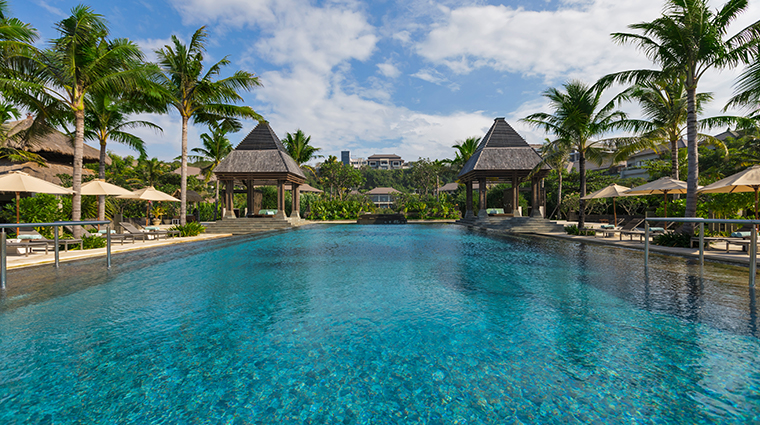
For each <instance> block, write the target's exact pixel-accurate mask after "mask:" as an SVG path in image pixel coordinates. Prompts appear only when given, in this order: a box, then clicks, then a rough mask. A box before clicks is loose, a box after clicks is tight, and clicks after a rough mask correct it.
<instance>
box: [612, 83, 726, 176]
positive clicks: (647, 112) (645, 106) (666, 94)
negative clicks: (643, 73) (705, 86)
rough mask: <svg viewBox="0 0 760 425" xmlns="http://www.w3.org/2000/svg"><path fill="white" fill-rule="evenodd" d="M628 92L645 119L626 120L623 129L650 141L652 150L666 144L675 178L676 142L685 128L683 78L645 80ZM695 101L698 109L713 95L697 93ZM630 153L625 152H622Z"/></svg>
mask: <svg viewBox="0 0 760 425" xmlns="http://www.w3.org/2000/svg"><path fill="white" fill-rule="evenodd" d="M628 93H629V94H630V97H631V98H632V99H635V100H636V101H638V103H639V106H640V107H641V109H642V111H643V115H644V119H629V120H628V122H627V123H626V128H627V129H629V130H633V131H635V132H636V133H638V134H640V136H638V137H639V138H641V139H642V140H643V141H646V142H649V144H650V147H651V148H653V149H657V147H658V146H660V145H662V144H668V145H669V146H670V153H671V159H670V160H671V177H672V178H674V179H676V180H678V179H679V175H678V174H679V164H678V141H679V140H681V139H683V136H684V131H685V130H686V116H687V104H688V96H687V94H686V85H685V84H684V79H683V78H682V77H675V78H670V79H658V80H654V81H647V82H644V83H642V84H639V85H636V86H634V87H632V88H631V90H630V91H629V92H628ZM696 100H697V103H696V108H697V112H701V110H702V104H703V103H705V102H709V101H710V100H712V95H711V94H710V93H698V94H697V98H696ZM702 136H703V138H708V137H709V136H705V135H702ZM724 148H725V147H724ZM632 153H633V152H625V153H624V155H625V156H628V155H629V154H632Z"/></svg>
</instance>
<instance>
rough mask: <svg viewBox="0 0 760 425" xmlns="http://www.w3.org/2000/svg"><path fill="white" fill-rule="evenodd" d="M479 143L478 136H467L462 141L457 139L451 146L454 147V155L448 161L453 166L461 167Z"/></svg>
mask: <svg viewBox="0 0 760 425" xmlns="http://www.w3.org/2000/svg"><path fill="white" fill-rule="evenodd" d="M479 144H480V137H468V138H467V139H465V140H464V141H461V140H460V141H458V143H457V144H455V145H454V146H452V148H454V149H456V150H457V152H456V156H455V157H454V159H453V160H451V161H450V163H451V166H452V167H454V168H462V167H464V164H465V163H467V160H469V159H470V157H471V156H472V155H473V154H474V153H475V151H476V150H478V145H479Z"/></svg>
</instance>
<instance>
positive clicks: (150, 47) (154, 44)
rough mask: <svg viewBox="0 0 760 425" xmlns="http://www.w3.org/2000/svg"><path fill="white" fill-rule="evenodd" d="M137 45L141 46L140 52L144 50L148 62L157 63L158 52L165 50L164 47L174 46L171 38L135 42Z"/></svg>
mask: <svg viewBox="0 0 760 425" xmlns="http://www.w3.org/2000/svg"><path fill="white" fill-rule="evenodd" d="M183 42H184V40H183ZM135 43H137V45H138V46H140V50H142V52H143V54H144V55H145V60H147V61H148V62H155V61H156V50H160V49H163V48H164V46H171V45H174V43H173V42H172V39H171V37H169V38H149V39H145V40H135Z"/></svg>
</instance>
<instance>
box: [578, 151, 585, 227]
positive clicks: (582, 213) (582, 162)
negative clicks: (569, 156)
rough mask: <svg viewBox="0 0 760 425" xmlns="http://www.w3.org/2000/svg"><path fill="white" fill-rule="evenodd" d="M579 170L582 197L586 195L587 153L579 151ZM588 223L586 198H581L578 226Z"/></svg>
mask: <svg viewBox="0 0 760 425" xmlns="http://www.w3.org/2000/svg"><path fill="white" fill-rule="evenodd" d="M578 171H579V172H580V177H581V198H583V197H584V196H586V153H585V152H582V151H581V152H579V155H578ZM585 225H586V200H585V199H581V200H580V208H579V211H578V228H579V229H583V227H584V226H585Z"/></svg>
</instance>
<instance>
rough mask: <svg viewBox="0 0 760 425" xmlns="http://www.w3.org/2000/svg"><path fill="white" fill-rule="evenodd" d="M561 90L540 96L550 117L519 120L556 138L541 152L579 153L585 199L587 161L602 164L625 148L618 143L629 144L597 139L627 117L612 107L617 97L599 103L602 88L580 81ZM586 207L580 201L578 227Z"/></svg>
mask: <svg viewBox="0 0 760 425" xmlns="http://www.w3.org/2000/svg"><path fill="white" fill-rule="evenodd" d="M563 87H564V89H565V91H564V92H563V91H561V90H559V89H557V88H553V87H552V88H549V89H547V90H545V91H544V92H543V96H544V97H546V98H547V99H549V105H550V107H551V108H552V109H553V112H552V113H551V114H549V113H545V112H539V113H536V114H531V115H528V116H527V117H525V118H523V119H522V120H521V121H523V122H526V123H529V124H531V125H533V126H534V127H536V128H540V129H542V130H544V131H546V132H547V133H551V134H553V135H554V136H555V137H556V138H555V140H554V141H552V142H549V143H548V144H547V145H544V146H545V148H544V149H546V150H548V151H557V152H569V151H571V150H574V151H576V152H577V153H578V171H579V173H580V186H581V187H580V192H581V195H580V196H581V197H584V196H586V160H587V159H589V160H591V161H594V162H596V163H602V161H604V159H606V158H608V157H609V156H610V152H611V151H612V152H616V151H618V150H620V149H621V148H623V146H624V145H623V146H621V144H629V143H631V142H630V141H623V140H621V139H612V140H600V139H599V138H600V137H601V136H603V135H604V134H606V133H608V132H610V131H613V130H616V129H619V128H622V127H623V125H624V123H625V120H626V118H627V116H626V114H625V113H624V112H622V111H619V110H615V105H616V103H617V102H618V101H619V100H618V99H617V97H616V98H613V99H612V100H610V101H609V102H607V103H606V104H602V101H601V98H602V94H603V90H601V89H598V88H595V87H589V86H588V85H586V84H584V83H582V82H580V81H571V82H568V83H565V84H564V85H563ZM585 206H586V201H585V200H583V199H581V205H580V211H579V212H578V216H579V217H578V227H579V228H583V227H584V225H585V212H584V210H585Z"/></svg>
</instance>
